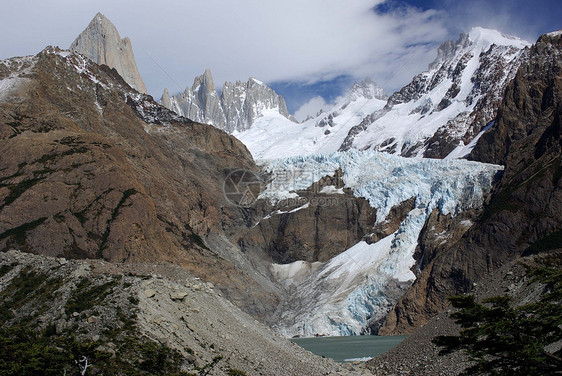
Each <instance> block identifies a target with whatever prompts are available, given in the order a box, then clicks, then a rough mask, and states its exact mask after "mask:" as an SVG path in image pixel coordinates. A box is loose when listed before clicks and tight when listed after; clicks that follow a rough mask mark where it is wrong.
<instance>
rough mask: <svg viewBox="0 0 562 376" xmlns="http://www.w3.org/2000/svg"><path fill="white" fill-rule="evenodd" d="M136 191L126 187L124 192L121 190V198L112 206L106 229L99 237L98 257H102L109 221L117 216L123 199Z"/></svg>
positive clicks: (107, 235)
mask: <svg viewBox="0 0 562 376" xmlns="http://www.w3.org/2000/svg"><path fill="white" fill-rule="evenodd" d="M137 193H138V192H137V191H136V190H135V189H127V190H126V191H125V192H123V196H121V199H120V200H119V202H118V203H117V206H115V208H113V211H112V212H111V218H109V219H108V220H107V224H106V230H105V232H104V234H103V235H102V237H101V242H100V246H99V250H98V257H99V258H103V250H104V249H105V244H106V243H107V239H108V238H109V233H110V232H111V223H112V222H113V221H114V220H115V218H117V214H119V209H121V207H122V206H123V205H124V204H125V201H127V199H128V198H129V197H131V196H132V195H135V194H137Z"/></svg>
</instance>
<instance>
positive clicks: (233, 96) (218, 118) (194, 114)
mask: <svg viewBox="0 0 562 376" xmlns="http://www.w3.org/2000/svg"><path fill="white" fill-rule="evenodd" d="M159 103H160V104H162V105H163V106H165V107H167V108H168V109H170V110H172V111H174V112H176V113H177V114H180V115H182V116H185V117H187V118H190V119H194V120H195V121H200V122H203V123H209V124H212V125H214V126H215V127H217V128H219V129H223V130H225V131H226V132H227V133H231V134H232V133H235V132H243V131H244V130H246V129H249V128H250V127H251V126H252V125H253V123H254V122H255V121H256V120H257V119H258V118H260V117H261V116H263V115H264V113H265V112H268V113H269V112H275V113H278V114H279V115H281V116H283V117H284V118H286V119H288V120H289V121H296V120H295V119H294V118H293V117H292V115H290V114H289V111H288V110H287V105H286V104H285V100H284V99H283V97H281V96H280V95H278V94H277V93H276V92H275V91H274V90H273V89H271V88H270V87H268V86H267V85H266V84H264V83H263V82H261V81H259V80H257V79H255V78H253V77H251V78H249V79H248V81H246V82H241V81H237V82H236V83H234V84H233V83H231V82H228V81H227V82H225V83H224V85H223V87H222V90H221V93H220V96H219V94H218V93H217V91H216V89H215V84H214V81H213V76H212V74H211V71H210V69H205V73H203V75H201V76H198V77H196V78H195V79H194V81H193V85H192V86H191V89H190V88H189V87H187V88H186V89H185V90H184V92H183V93H179V94H177V95H174V96H170V93H169V92H168V89H165V90H164V93H163V94H162V97H161V99H160V101H159Z"/></svg>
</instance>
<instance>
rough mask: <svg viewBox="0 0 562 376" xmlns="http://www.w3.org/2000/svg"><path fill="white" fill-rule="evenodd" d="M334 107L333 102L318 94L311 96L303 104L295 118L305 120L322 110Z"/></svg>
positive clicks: (296, 112)
mask: <svg viewBox="0 0 562 376" xmlns="http://www.w3.org/2000/svg"><path fill="white" fill-rule="evenodd" d="M331 107H332V104H330V103H326V101H325V100H324V98H322V97H321V96H317V97H314V98H311V99H310V100H309V101H308V102H306V103H305V104H303V105H302V106H301V107H300V108H299V109H298V110H297V111H295V118H296V119H297V120H298V121H303V120H305V119H306V118H307V117H308V116H309V115H310V116H315V115H316V114H317V113H318V112H319V111H320V110H322V111H327V110H329V109H330V108H331Z"/></svg>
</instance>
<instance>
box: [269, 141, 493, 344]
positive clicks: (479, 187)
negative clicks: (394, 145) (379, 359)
mask: <svg viewBox="0 0 562 376" xmlns="http://www.w3.org/2000/svg"><path fill="white" fill-rule="evenodd" d="M338 168H341V170H342V172H343V180H344V183H345V185H346V187H348V188H351V189H352V190H353V192H354V194H355V196H357V197H365V198H366V199H368V201H369V203H370V204H371V206H372V207H374V208H376V209H377V222H378V223H380V222H383V221H384V220H385V218H386V217H387V215H388V213H389V212H390V210H391V208H392V207H393V206H396V205H398V204H400V203H401V202H403V201H405V200H408V199H410V198H411V197H415V208H414V209H413V210H412V211H411V212H410V213H409V214H408V215H407V216H406V218H405V219H404V221H403V222H402V223H401V224H400V227H399V229H398V230H397V231H396V232H394V233H393V234H391V235H389V236H387V237H386V238H384V239H382V240H380V241H378V242H376V243H374V244H367V243H366V242H364V241H362V242H360V243H358V244H356V245H355V246H353V247H351V248H350V249H348V250H346V251H345V252H343V253H341V254H340V255H338V256H336V257H334V258H333V259H331V260H329V261H328V262H326V263H320V262H316V263H312V264H311V263H307V262H304V261H297V262H295V263H292V264H287V265H280V264H273V265H272V267H271V269H272V272H273V274H274V275H276V276H277V278H279V279H280V281H281V282H282V283H283V284H285V285H286V286H287V287H289V288H291V286H294V287H293V288H291V290H292V291H294V294H292V295H291V296H290V298H289V300H288V301H286V302H284V304H283V305H282V307H281V308H280V310H279V312H278V316H279V317H278V327H277V328H276V329H277V330H278V331H279V332H280V333H282V334H284V335H286V336H294V335H301V336H303V335H304V336H312V335H316V334H322V335H350V334H359V333H360V332H361V331H362V330H364V328H365V326H366V324H367V321H368V320H369V319H372V318H377V317H382V316H384V314H386V313H387V312H388V310H389V309H390V308H391V307H392V304H393V303H394V302H395V301H396V299H397V298H398V297H399V296H400V293H398V294H396V293H390V292H389V291H390V290H391V289H394V290H396V289H398V290H400V289H402V290H401V291H402V292H403V289H404V288H406V287H407V286H409V285H410V283H411V282H412V281H413V280H414V279H415V275H414V273H413V272H412V271H411V270H410V269H411V267H412V266H413V265H414V263H415V260H414V258H413V254H414V251H415V249H416V246H417V244H418V238H419V234H420V232H421V230H422V228H423V226H424V224H425V223H426V221H427V219H428V217H429V215H430V214H431V212H432V211H433V210H434V209H438V210H439V211H440V212H441V213H443V214H447V213H450V214H451V215H457V214H459V213H460V212H462V211H465V210H467V209H471V208H480V207H481V206H482V203H483V200H484V197H485V196H486V194H487V193H488V192H489V190H490V188H491V185H492V181H493V179H494V177H495V175H496V174H497V173H498V171H500V170H501V169H502V168H501V167H500V166H495V165H487V164H482V163H478V162H469V161H465V160H435V159H411V158H403V157H399V156H394V155H390V154H386V153H380V152H375V151H347V152H337V153H334V154H331V155H320V156H319V155H311V156H307V157H294V158H288V159H279V160H273V161H268V162H265V165H264V169H265V170H266V171H267V172H271V173H272V176H273V177H277V176H281V177H283V178H284V179H285V178H286V177H287V176H289V177H296V179H295V181H292V182H290V184H286V183H287V182H284V184H282V185H281V184H277V183H278V182H276V181H275V180H273V181H272V182H270V184H269V185H268V187H267V189H266V190H265V191H264V192H263V194H262V197H263V198H267V199H269V200H273V201H276V200H282V199H284V198H286V197H290V195H291V192H287V191H285V190H278V189H277V187H280V186H287V185H288V186H290V187H292V189H294V190H298V189H304V188H306V187H307V186H308V184H309V182H310V181H309V180H308V179H303V180H302V181H299V180H298V177H299V176H302V175H303V174H299V173H295V171H300V172H306V173H305V174H304V175H306V176H311V175H312V176H318V177H320V176H325V175H331V174H333V173H334V171H335V170H336V169H338ZM284 171H285V172H289V173H283V172H284ZM467 225H470V223H468V224H467ZM324 236H329V234H324Z"/></svg>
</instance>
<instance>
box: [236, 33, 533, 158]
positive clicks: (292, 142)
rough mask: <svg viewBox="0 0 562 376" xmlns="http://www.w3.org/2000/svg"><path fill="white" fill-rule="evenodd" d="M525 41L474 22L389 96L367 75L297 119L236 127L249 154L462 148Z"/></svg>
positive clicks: (484, 121) (493, 104)
mask: <svg viewBox="0 0 562 376" xmlns="http://www.w3.org/2000/svg"><path fill="white" fill-rule="evenodd" d="M529 45H530V44H529V43H527V42H525V41H523V40H521V39H518V38H515V37H511V36H506V35H503V34H501V33H500V32H498V31H495V30H488V29H483V28H474V29H472V30H471V31H470V33H468V34H461V35H460V37H459V39H458V40H457V41H456V42H453V41H448V42H445V43H443V44H442V45H441V46H440V47H439V49H438V56H437V58H436V59H435V61H434V62H433V63H431V64H430V65H429V69H428V71H426V72H424V73H421V74H419V75H417V76H416V77H414V79H413V80H412V82H411V83H410V84H408V85H407V86H405V87H404V88H402V89H401V90H400V91H399V92H396V93H394V94H393V95H392V96H391V97H390V98H388V102H387V101H386V99H387V98H386V96H385V95H384V93H383V92H382V90H381V89H380V88H377V87H376V85H375V84H373V83H371V82H368V81H366V82H363V83H361V84H355V85H354V87H353V88H352V89H351V90H350V91H349V92H348V93H347V94H346V95H345V96H344V97H343V98H340V100H339V101H338V102H337V103H336V105H335V106H334V108H333V109H332V110H331V111H329V112H327V113H325V114H320V115H319V116H317V117H316V118H314V119H309V120H307V121H305V122H303V123H302V124H290V123H288V122H286V121H284V119H282V118H279V117H278V116H264V117H263V118H261V119H258V121H256V122H255V123H254V125H252V127H250V129H247V130H244V131H242V132H235V133H234V135H235V136H236V137H237V138H239V139H240V140H241V141H242V142H244V143H245V144H246V145H247V146H248V148H249V149H250V151H251V152H252V154H253V155H254V157H256V158H258V159H261V158H264V159H270V158H283V157H289V156H296V155H311V154H318V153H332V152H334V151H337V150H349V149H358V150H365V149H371V150H378V151H384V152H386V153H391V154H398V155H402V156H405V157H429V158H445V157H446V156H448V155H450V156H451V157H453V156H454V157H456V158H459V157H463V156H466V155H467V154H468V153H469V152H470V150H471V146H473V144H470V143H471V141H472V140H474V138H475V137H477V136H478V135H479V134H481V133H482V131H483V130H484V128H485V127H486V126H487V125H488V124H489V123H490V122H491V121H492V120H493V118H494V117H495V114H496V111H497V107H498V105H499V103H500V101H501V96H502V93H503V90H504V88H505V85H506V84H507V83H508V82H509V80H510V79H511V78H513V77H514V75H515V72H516V71H517V69H518V67H519V65H520V64H521V62H522V61H523V59H525V58H526V56H527V52H526V51H527V50H526V47H527V46H529Z"/></svg>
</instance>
